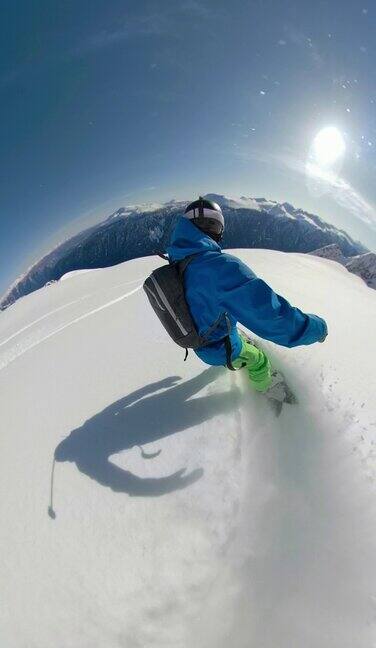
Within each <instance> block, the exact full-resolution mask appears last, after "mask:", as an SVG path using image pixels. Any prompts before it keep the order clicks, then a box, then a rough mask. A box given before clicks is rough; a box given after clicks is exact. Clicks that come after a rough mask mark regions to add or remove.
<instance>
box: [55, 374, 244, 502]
mask: <svg viewBox="0 0 376 648" xmlns="http://www.w3.org/2000/svg"><path fill="white" fill-rule="evenodd" d="M221 371H223V369H218V367H216V368H214V367H211V368H209V369H206V370H205V371H203V372H202V373H201V374H199V375H198V376H195V377H194V378H191V379H190V380H187V381H186V382H184V383H180V384H177V382H178V380H180V378H179V377H178V376H170V377H168V378H165V379H163V380H160V381H158V382H155V383H151V384H149V385H146V386H145V387H142V388H141V389H138V390H136V391H134V392H132V393H131V394H129V395H128V396H125V397H124V398H121V399H120V400H118V401H116V402H115V403H113V404H112V405H110V406H109V407H106V408H105V409H104V410H103V411H102V412H100V413H99V414H96V415H95V416H93V417H92V418H91V419H89V420H88V421H86V422H85V423H84V425H82V426H81V427H80V428H77V429H75V430H73V431H72V432H71V433H70V435H69V436H68V437H67V438H66V439H64V440H63V441H62V442H61V443H60V444H59V445H58V446H57V448H56V450H55V460H56V461H59V462H62V461H70V462H74V463H75V464H76V465H77V468H78V469H79V470H80V471H81V472H82V473H84V474H85V475H88V476H89V477H91V478H92V479H95V481H97V482H98V483H99V484H102V485H103V486H108V487H109V488H111V489H112V490H114V491H116V492H121V493H128V495H138V496H158V495H164V494H165V493H170V492H172V491H175V490H178V489H182V488H185V487H187V486H189V485H190V484H193V483H194V482H195V481H197V480H198V479H200V478H201V477H202V475H203V472H204V471H203V469H202V468H198V469H196V470H193V471H192V472H190V473H189V474H184V473H185V468H183V469H181V470H179V471H177V472H175V473H173V474H171V475H168V476H167V477H159V478H143V477H138V476H137V475H134V474H132V473H131V472H129V471H127V470H123V469H122V468H119V467H118V466H116V465H115V464H113V463H112V462H111V461H110V459H109V457H110V456H111V455H113V454H116V453H118V452H121V451H122V450H127V449H129V448H132V447H133V446H141V445H142V444H144V443H151V442H153V441H157V440H158V439H162V438H164V437H167V436H170V435H171V434H176V433H177V432H183V431H184V430H186V429H187V428H191V427H193V426H196V425H200V424H201V423H203V422H204V421H206V420H209V419H211V418H212V417H213V416H216V415H218V414H223V413H225V412H228V411H230V410H231V409H233V408H234V407H235V406H236V403H237V395H238V390H237V389H232V390H230V391H227V392H221V393H216V394H210V395H206V396H201V397H197V398H193V399H191V397H192V396H194V395H195V394H197V393H198V392H200V391H201V390H202V389H203V388H204V387H205V386H206V385H208V384H209V383H211V382H213V381H214V380H215V379H216V378H217V377H218V376H219V374H220V373H221ZM161 389H164V390H165V391H162V392H159V393H155V392H158V391H159V390H161ZM189 399H191V400H189ZM143 456H145V457H147V455H146V454H145V453H143ZM154 456H155V455H154ZM150 457H153V455H150Z"/></svg>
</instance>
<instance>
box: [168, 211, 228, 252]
mask: <svg viewBox="0 0 376 648" xmlns="http://www.w3.org/2000/svg"><path fill="white" fill-rule="evenodd" d="M198 252H221V248H220V246H219V245H218V243H216V242H215V241H214V240H213V239H212V238H211V237H210V236H208V235H207V234H204V232H201V230H199V229H198V227H196V226H195V225H193V224H192V223H191V222H190V221H189V220H188V218H183V217H181V218H179V220H178V222H177V225H176V227H175V229H174V231H173V233H172V237H171V243H170V245H169V246H168V248H167V254H168V256H169V258H170V261H180V260H181V259H184V258H185V257H186V256H189V255H190V254H197V253H198Z"/></svg>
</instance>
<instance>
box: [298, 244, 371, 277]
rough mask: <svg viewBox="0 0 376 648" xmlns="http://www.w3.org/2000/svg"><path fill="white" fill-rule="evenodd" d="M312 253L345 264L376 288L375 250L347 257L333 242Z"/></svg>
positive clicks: (349, 269)
mask: <svg viewBox="0 0 376 648" xmlns="http://www.w3.org/2000/svg"><path fill="white" fill-rule="evenodd" d="M310 254H313V255H314V256H319V257H322V258H323V259H330V260H331V261H337V263H341V265H343V266H345V267H346V268H347V269H348V271H349V272H352V273H353V274H356V275H358V277H361V278H362V279H363V280H364V281H365V282H366V284H367V286H369V287H370V288H376V254H375V253H374V252H366V253H365V254H358V255H356V256H353V257H346V256H345V255H344V254H342V250H341V248H340V247H339V245H337V244H333V245H326V246H325V247H323V248H320V249H319V250H313V251H312V252H310Z"/></svg>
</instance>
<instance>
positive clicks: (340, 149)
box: [313, 126, 346, 167]
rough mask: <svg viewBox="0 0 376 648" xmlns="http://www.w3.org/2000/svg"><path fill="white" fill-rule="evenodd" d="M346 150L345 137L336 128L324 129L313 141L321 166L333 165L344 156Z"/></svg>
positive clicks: (317, 161)
mask: <svg viewBox="0 0 376 648" xmlns="http://www.w3.org/2000/svg"><path fill="white" fill-rule="evenodd" d="M345 149H346V144H345V140H344V138H343V135H342V133H341V132H340V131H339V130H338V128H336V127H335V126H326V127H325V128H322V129H321V130H320V131H319V132H318V133H317V135H316V137H315V139H314V140H313V154H314V157H315V161H316V163H317V164H318V165H319V166H324V167H328V166H330V165H332V164H333V163H334V162H336V160H338V158H340V157H341V156H342V155H343V154H344V152H345Z"/></svg>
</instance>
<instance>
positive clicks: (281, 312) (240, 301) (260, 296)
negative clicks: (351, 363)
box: [220, 255, 327, 347]
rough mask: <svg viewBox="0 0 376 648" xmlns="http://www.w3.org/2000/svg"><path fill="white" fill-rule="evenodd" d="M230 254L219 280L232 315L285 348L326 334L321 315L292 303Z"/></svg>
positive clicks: (313, 340)
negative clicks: (305, 310) (222, 279)
mask: <svg viewBox="0 0 376 648" xmlns="http://www.w3.org/2000/svg"><path fill="white" fill-rule="evenodd" d="M227 256H228V258H229V267H228V268H227V273H223V275H222V276H223V278H224V282H220V290H221V296H220V299H221V302H222V305H223V307H224V308H225V309H226V310H227V311H228V313H229V315H232V316H233V317H235V318H236V320H237V321H239V322H240V323H241V324H243V325H244V326H246V327H247V328H248V329H249V330H250V331H253V333H256V335H258V336H259V337H261V338H264V339H265V340H270V341H271V342H275V343H276V344H280V345H282V346H286V347H295V346H300V345H305V344H313V343H314V342H318V341H319V340H321V339H322V338H323V337H324V336H325V335H326V334H327V325H326V323H325V321H324V320H323V319H321V317H318V316H317V315H310V314H306V313H303V312H302V311H301V310H299V308H296V307H294V306H291V304H289V302H288V301H287V300H286V299H284V297H281V296H280V295H278V294H277V293H275V292H274V291H273V290H272V288H270V286H268V284H267V283H266V282H265V281H263V280H262V279H260V278H258V277H257V276H256V275H255V274H254V273H253V272H252V271H251V270H250V269H249V268H248V267H247V266H246V265H245V264H244V263H242V262H241V261H240V260H238V259H236V258H235V257H231V256H230V255H227ZM226 265H227V264H226ZM226 274H227V279H225V275H226Z"/></svg>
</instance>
